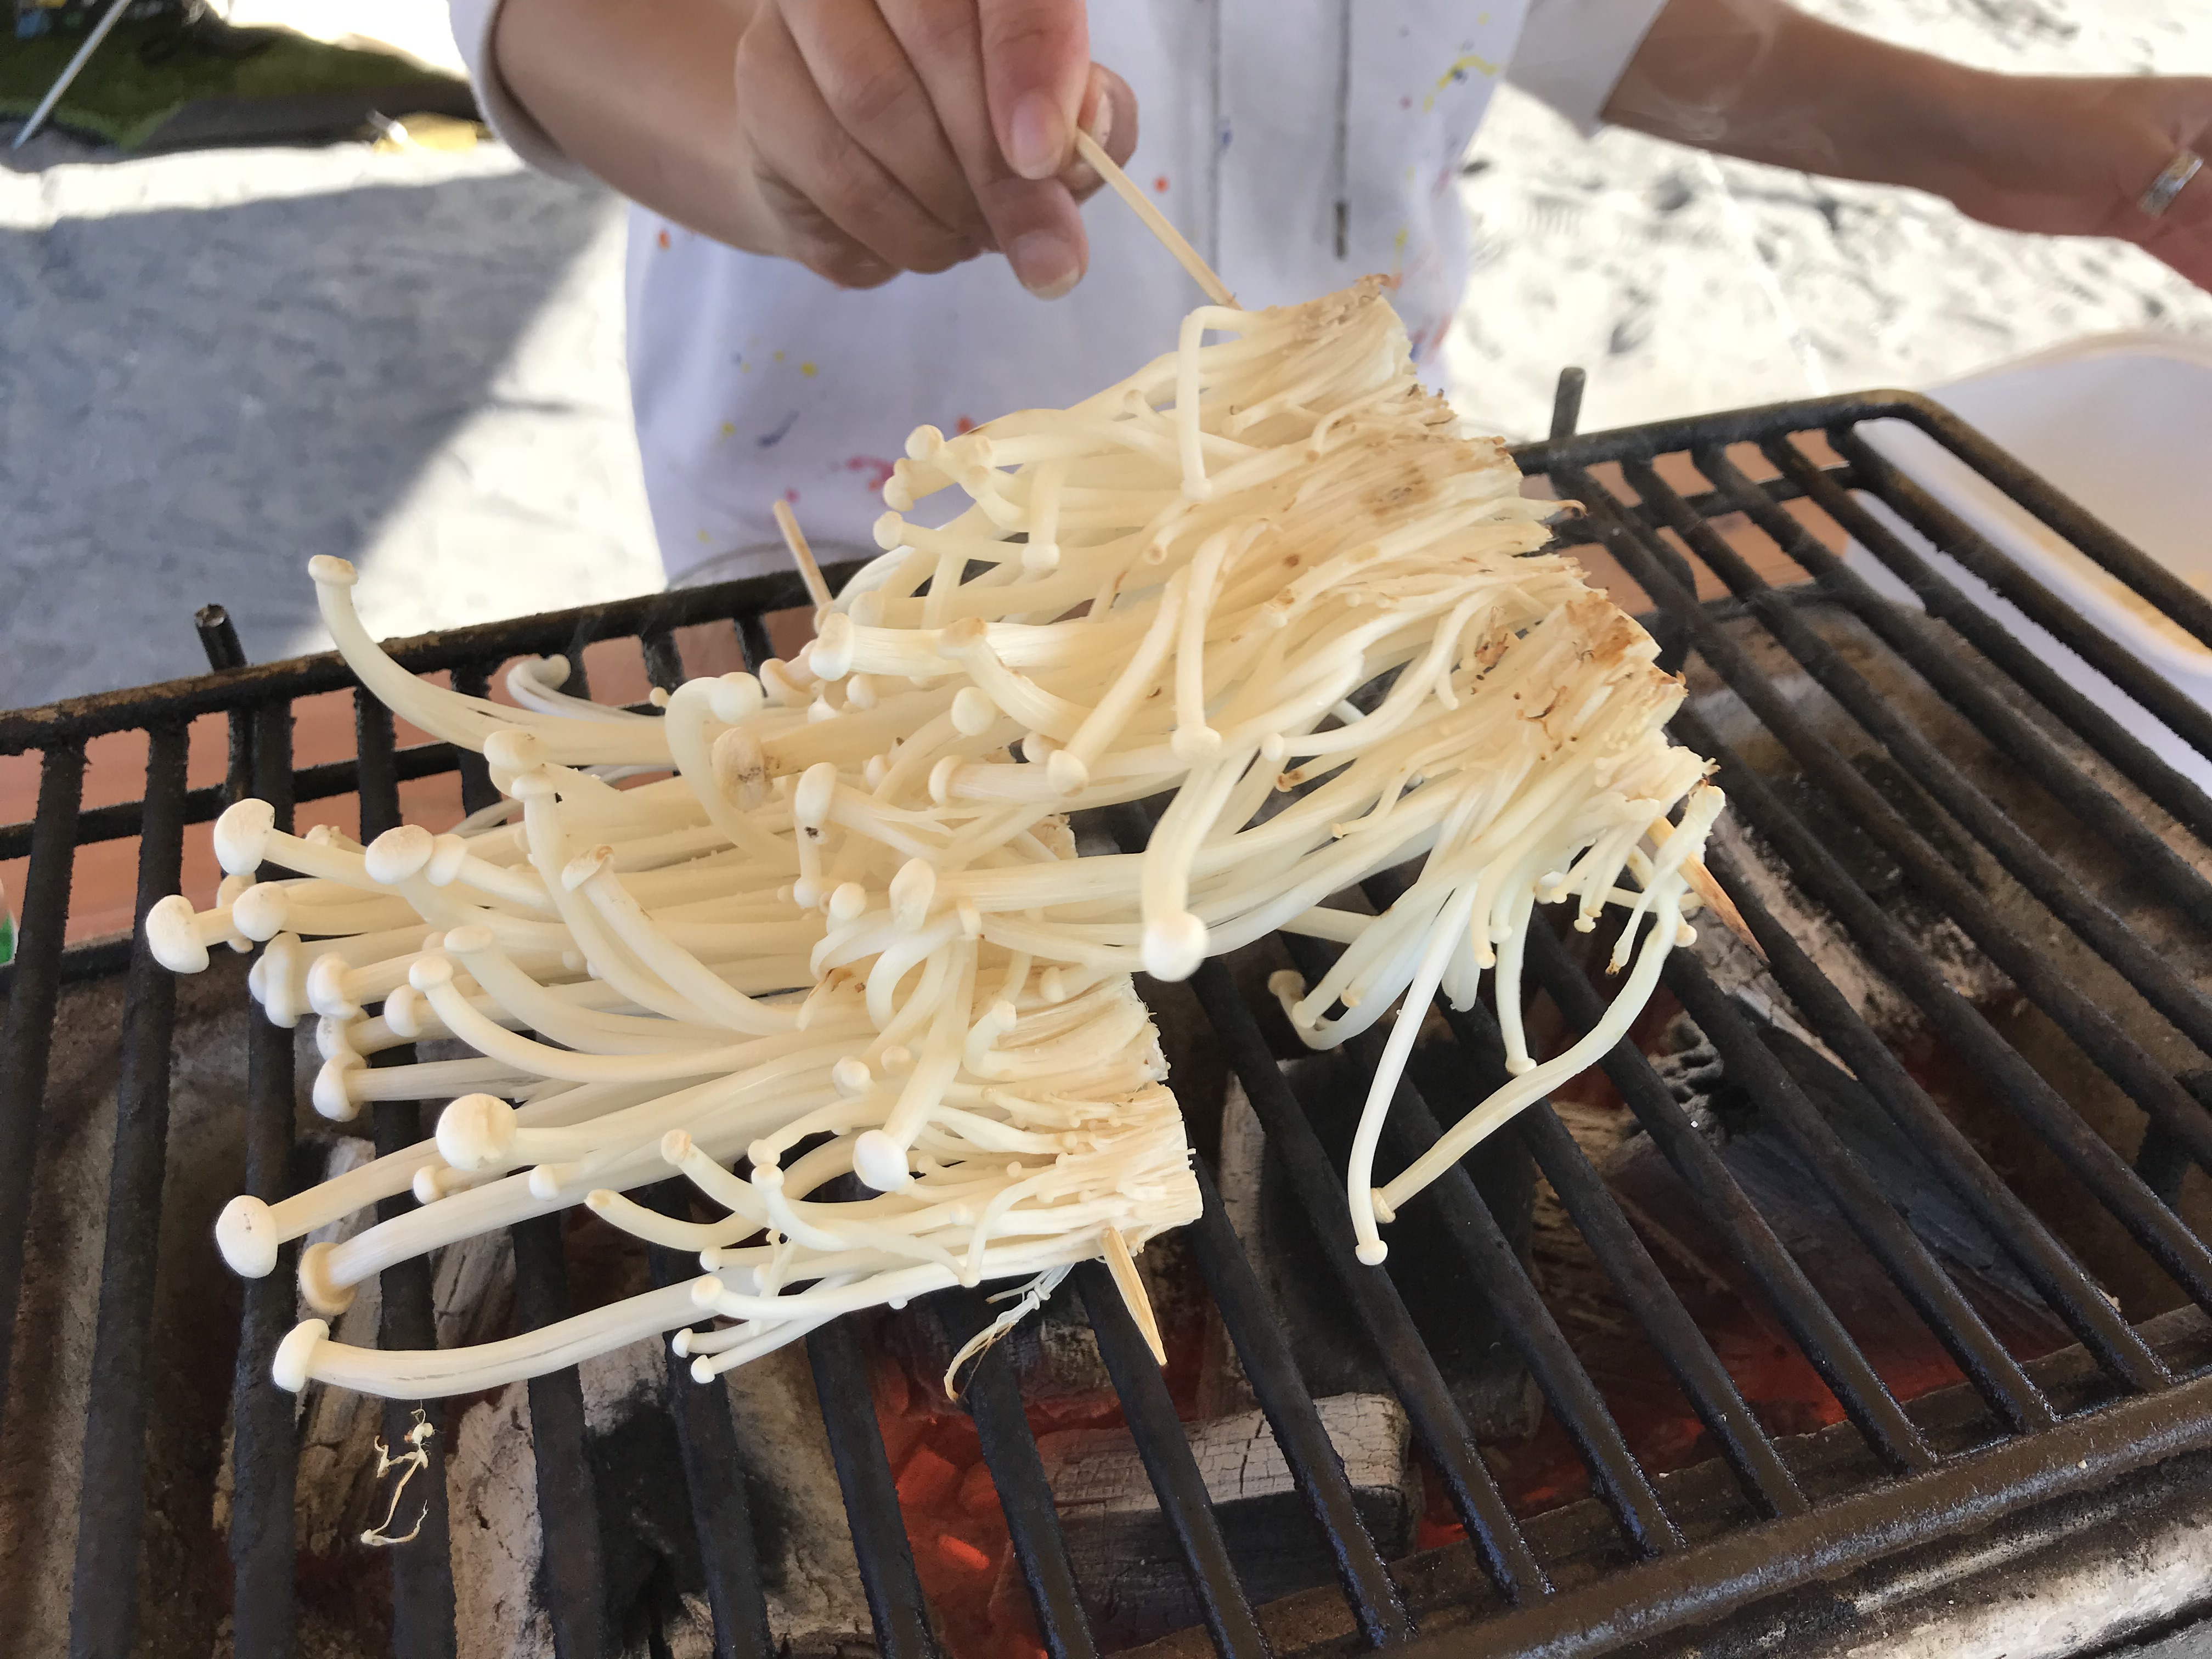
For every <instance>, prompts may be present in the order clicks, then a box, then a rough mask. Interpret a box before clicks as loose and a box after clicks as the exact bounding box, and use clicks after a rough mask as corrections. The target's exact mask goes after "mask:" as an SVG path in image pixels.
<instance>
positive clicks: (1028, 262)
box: [1006, 230, 1083, 300]
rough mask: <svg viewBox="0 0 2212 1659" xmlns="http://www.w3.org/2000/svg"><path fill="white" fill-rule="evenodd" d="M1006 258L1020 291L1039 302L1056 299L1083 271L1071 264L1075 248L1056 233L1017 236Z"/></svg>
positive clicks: (1072, 285)
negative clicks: (1019, 285) (1020, 285)
mask: <svg viewBox="0 0 2212 1659" xmlns="http://www.w3.org/2000/svg"><path fill="white" fill-rule="evenodd" d="M1006 259H1007V262H1008V263H1009V264H1012V266H1013V268H1014V275H1015V276H1017V277H1018V278H1020V280H1021V284H1022V286H1023V287H1024V288H1025V289H1029V291H1030V293H1032V294H1034V295H1036V296H1037V298H1038V299H1040V300H1057V299H1058V298H1060V295H1063V294H1065V293H1066V292H1067V290H1068V289H1072V288H1073V287H1074V286H1075V279H1076V278H1077V277H1079V276H1081V275H1082V274H1083V272H1082V270H1081V269H1080V267H1079V266H1078V265H1077V264H1076V263H1075V249H1074V247H1073V246H1072V245H1071V244H1070V243H1069V241H1068V240H1067V239H1066V237H1065V236H1062V235H1060V234H1058V233H1057V232H1054V231H1049V230H1033V231H1031V232H1030V233H1029V234H1028V235H1026V236H1017V237H1016V238H1015V239H1014V245H1013V246H1012V247H1010V248H1008V249H1007V250H1006Z"/></svg>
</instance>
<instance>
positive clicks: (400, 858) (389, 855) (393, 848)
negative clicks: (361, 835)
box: [362, 823, 438, 887]
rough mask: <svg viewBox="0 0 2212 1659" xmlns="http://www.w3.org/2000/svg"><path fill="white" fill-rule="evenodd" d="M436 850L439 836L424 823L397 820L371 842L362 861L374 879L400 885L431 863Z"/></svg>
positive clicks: (385, 884)
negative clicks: (400, 822)
mask: <svg viewBox="0 0 2212 1659" xmlns="http://www.w3.org/2000/svg"><path fill="white" fill-rule="evenodd" d="M437 850H438V838H437V837H436V836H434V835H432V834H431V833H430V832H429V831H428V829H424V828H423V827H422V825H421V824H419V823H402V824H397V825H394V826H393V827H392V829H387V830H386V831H385V832H384V833H383V834H382V835H380V836H378V837H377V838H376V839H375V840H374V841H373V842H369V844H368V849H367V850H366V851H365V852H364V853H363V854H362V866H363V867H364V868H365V869H367V871H368V878H369V879H370V880H371V881H374V882H378V883H380V884H383V885H384V886H386V887H397V886H398V884H400V883H401V882H403V881H405V880H406V879H407V878H409V877H410V876H411V875H413V874H415V873H416V872H417V871H419V870H420V869H422V866H424V865H426V864H428V863H429V861H430V856H431V854H434V853H435V852H436V851H437Z"/></svg>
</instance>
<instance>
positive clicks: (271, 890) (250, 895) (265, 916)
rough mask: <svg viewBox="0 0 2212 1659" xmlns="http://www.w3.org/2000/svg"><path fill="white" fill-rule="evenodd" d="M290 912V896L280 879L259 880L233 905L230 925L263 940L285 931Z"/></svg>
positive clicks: (247, 936) (273, 937)
mask: <svg viewBox="0 0 2212 1659" xmlns="http://www.w3.org/2000/svg"><path fill="white" fill-rule="evenodd" d="M291 914H292V900H291V896H290V895H289V893H287V892H286V891H285V890H284V884H283V882H278V881H264V882H259V883H257V884H254V885H253V886H252V887H249V888H247V889H246V890H245V891H244V892H242V893H240V895H239V896H238V897H237V898H236V899H235V900H234V901H233V902H232V903H231V907H230V920H231V925H232V926H233V927H236V928H237V929H238V931H239V932H240V933H243V934H245V935H246V938H248V939H258V940H263V941H264V942H265V941H266V940H269V939H275V938H276V935H277V934H279V933H283V931H284V924H285V923H286V922H287V921H289V920H290V918H291Z"/></svg>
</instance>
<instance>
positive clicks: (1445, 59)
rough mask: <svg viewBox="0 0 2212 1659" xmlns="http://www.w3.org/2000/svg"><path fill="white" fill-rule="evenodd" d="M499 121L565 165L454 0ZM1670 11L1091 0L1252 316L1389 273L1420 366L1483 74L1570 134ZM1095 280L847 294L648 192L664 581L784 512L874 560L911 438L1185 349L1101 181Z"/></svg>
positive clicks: (1126, 220) (1147, 144)
mask: <svg viewBox="0 0 2212 1659" xmlns="http://www.w3.org/2000/svg"><path fill="white" fill-rule="evenodd" d="M452 3H453V32H454V36H455V39H456V40H458V42H459V45H460V47H461V51H462V55H463V56H464V58H466V60H467V61H468V64H469V66H470V70H471V76H472V77H473V78H474V80H475V82H476V85H477V96H478V99H479V101H480V102H481V104H482V106H483V111H484V114H485V117H486V118H487V119H488V120H489V122H490V124H491V125H492V127H493V129H494V130H495V131H496V132H497V133H498V134H499V135H500V137H502V138H503V139H505V140H506V141H507V143H508V144H509V145H511V146H512V147H513V149H514V150H515V151H516V153H517V154H518V155H521V156H522V157H523V158H524V159H525V160H526V161H529V162H530V163H531V164H532V165H533V166H536V167H543V168H545V169H547V170H549V171H553V172H558V173H571V174H574V173H577V172H578V171H579V170H578V169H577V168H575V167H574V164H573V163H570V162H568V161H567V159H566V158H565V157H564V156H562V155H561V153H560V151H559V150H558V149H557V148H556V146H555V145H554V144H553V143H551V141H550V139H549V138H548V137H546V135H545V134H544V131H542V130H541V129H540V128H538V126H537V125H536V124H535V123H534V122H533V121H532V119H531V118H530V117H529V115H528V114H527V113H526V112H525V111H523V110H522V108H521V107H520V106H519V105H518V104H516V103H515V101H514V100H513V98H512V97H510V96H509V95H508V94H507V92H506V91H505V89H504V88H502V87H501V85H500V84H499V82H498V79H497V76H495V75H487V74H486V73H485V65H486V64H487V62H488V59H489V39H490V29H491V25H492V21H493V18H494V16H495V13H496V10H497V8H498V5H499V0H452ZM1664 3H1665V0H1389V3H1376V0H1360V3H1358V6H1357V13H1358V16H1357V21H1354V9H1355V6H1354V0H1092V3H1091V9H1090V26H1091V56H1092V57H1093V58H1095V59H1096V60H1097V62H1099V63H1102V64H1107V65H1109V67H1111V68H1113V69H1114V70H1116V71H1117V72H1118V73H1120V74H1121V76H1122V78H1123V79H1125V80H1126V81H1127V82H1128V83H1129V85H1130V87H1131V88H1132V89H1133V91H1134V92H1135V94H1136V96H1137V104H1138V112H1139V133H1140V136H1139V144H1138V149H1137V152H1136V154H1135V155H1134V156H1133V158H1132V160H1131V161H1130V164H1129V171H1130V173H1131V176H1132V177H1133V178H1134V179H1137V180H1138V181H1139V183H1140V184H1142V185H1145V186H1146V188H1148V189H1150V190H1152V191H1154V192H1155V199H1156V200H1157V201H1158V204H1159V205H1160V207H1161V209H1162V210H1164V212H1165V213H1166V214H1167V216H1169V217H1170V219H1172V220H1173V221H1174V222H1176V226H1177V227H1178V228H1180V229H1181V230H1182V232H1183V234H1185V235H1186V236H1188V237H1189V239H1190V240H1191V241H1192V242H1193V243H1194V245H1195V246H1196V247H1197V248H1198V250H1199V252H1200V253H1201V254H1203V255H1204V256H1205V257H1206V261H1207V263H1208V264H1211V265H1212V266H1213V268H1214V269H1215V270H1218V271H1219V272H1220V273H1221V275H1222V276H1223V278H1224V279H1225V281H1226V282H1227V283H1229V285H1230V286H1231V288H1232V289H1235V290H1236V293H1237V300H1238V302H1239V303H1240V304H1243V305H1245V306H1248V307H1258V306H1262V305H1275V304H1282V303H1287V302H1292V301H1299V300H1304V299H1310V298H1311V297H1312V296H1313V295H1316V294H1321V293H1325V292H1327V291H1328V290H1330V289H1336V288H1340V287H1342V286H1343V285H1344V284H1345V283H1348V282H1351V281H1352V280H1353V279H1354V278H1355V277H1358V276H1364V275H1365V274H1366V273H1368V272H1370V271H1376V270H1380V271H1384V272H1388V273H1389V274H1390V276H1392V277H1393V278H1394V279H1395V285H1396V291H1395V295H1394V301H1395V304H1396V306H1397V308H1398V311H1399V313H1400V314H1401V316H1402V317H1403V318H1404V319H1405V322H1406V327H1407V332H1408V333H1409V334H1410V335H1411V336H1412V337H1413V346H1414V352H1415V356H1416V360H1417V361H1419V360H1421V359H1422V358H1425V357H1427V356H1431V355H1432V354H1433V353H1434V351H1435V349H1436V347H1437V345H1438V343H1440V342H1441V341H1442V340H1443V333H1444V331H1445V329H1447V328H1448V327H1449V325H1450V323H1451V319H1452V316H1453V313H1455V311H1456V310H1457V308H1458V305H1459V301H1460V295H1461V290H1462V288H1463V286H1464V283H1465V278H1466V253H1465V228H1464V225H1463V223H1462V219H1461V216H1460V211H1459V205H1458V195H1457V191H1456V190H1455V188H1454V185H1455V179H1456V176H1457V169H1458V164H1459V160H1460V157H1461V155H1462V153H1463V152H1464V151H1465V149H1467V146H1468V142H1469V141H1470V140H1471V139H1472V138H1473V137H1474V131H1475V128H1476V126H1477V125H1478V124H1479V123H1480V120H1481V118H1482V114H1483V112H1484V110H1485V109H1486V107H1487V106H1488V104H1489V102H1490V97H1491V93H1492V88H1494V87H1495V85H1496V83H1497V82H1498V79H1499V78H1500V77H1501V76H1503V77H1504V78H1507V79H1510V80H1511V81H1513V82H1515V83H1516V85H1519V86H1521V87H1522V88H1524V89H1526V90H1528V91H1529V92H1531V93H1533V94H1535V95H1536V96H1537V97H1539V98H1541V99H1542V100H1544V101H1545V102H1547V103H1548V104H1550V105H1551V106H1553V108H1555V109H1557V110H1559V112H1560V113H1562V114H1563V115H1565V116H1566V117H1567V118H1568V119H1570V120H1571V121H1573V122H1575V123H1576V124H1577V125H1578V126H1580V127H1581V128H1583V131H1593V130H1595V126H1596V125H1597V116H1598V111H1599V110H1600V109H1601V108H1602V107H1603V106H1604V103H1605V100H1606V98H1607V95H1608V94H1609V93H1610V92H1611V90H1612V88H1613V84H1614V82H1617V81H1618V80H1619V79H1620V74H1621V72H1622V70H1624V69H1626V66H1627V64H1628V61H1629V59H1630V58H1632V56H1633V55H1634V54H1635V52H1636V48H1637V47H1638V45H1639V44H1641V42H1642V40H1643V39H1644V34H1645V33H1646V32H1647V31H1648V30H1649V29H1650V26H1651V23H1652V21H1653V20H1654V19H1655V18H1656V16H1657V15H1658V14H1659V12H1660V10H1661V9H1662V6H1663V5H1664ZM1084 222H1085V230H1086V232H1087V233H1088V234H1089V237H1090V240H1091V266H1090V272H1089V274H1088V275H1087V276H1085V279H1084V281H1083V282H1082V283H1080V284H1079V285H1078V286H1077V288H1076V289H1075V290H1074V292H1073V294H1071V295H1068V296H1067V297H1066V298H1065V299H1061V300H1057V301H1042V300H1037V299H1035V298H1032V297H1031V296H1030V295H1029V294H1027V293H1026V292H1025V291H1024V289H1022V287H1021V285H1020V284H1019V283H1017V282H1016V281H1015V280H1014V277H1013V275H1012V271H1011V270H1009V269H1008V268H1007V266H1006V262H1005V261H1004V260H1002V259H997V258H979V259H975V260H971V261H969V263H968V264H963V265H959V266H957V267H955V268H954V269H953V270H950V271H946V272H944V273H942V274H940V275H937V276H915V275H906V276H898V277H895V278H893V279H892V280H891V281H890V283H886V284H884V286H883V287H882V288H879V289H869V290H866V291H865V292H855V291H848V290H845V289H838V288H836V287H834V286H832V285H831V284H830V283H827V282H825V281H823V279H822V278H821V277H819V276H815V275H814V274H813V273H812V272H811V271H809V270H805V268H804V267H803V266H800V265H798V264H793V263H791V262H789V261H787V260H781V259H769V258H762V257H760V256H757V255H755V254H749V253H741V252H738V251H736V250H735V249H732V248H729V247H726V246H722V245H721V244H720V243H717V242H714V241H711V240H708V239H707V238H705V237H703V236H700V235H697V234H694V233H693V232H690V231H688V230H685V229H684V228H681V227H679V226H675V225H671V224H670V223H668V222H666V221H665V220H663V219H661V218H660V217H659V216H657V215H654V214H653V213H651V212H649V211H647V210H644V209H642V208H639V209H635V210H633V212H632V216H631V222H630V240H629V272H628V276H629V282H628V295H629V318H628V323H629V374H630V397H631V404H632V407H633V410H634V411H635V417H636V422H637V436H638V447H639V451H640V453H641V459H642V461H643V465H644V473H645V483H646V492H647V498H648V500H649V501H650V502H651V504H652V508H653V527H654V531H655V533H656V535H657V537H658V538H659V544H660V551H661V560H662V563H663V565H664V566H665V568H666V570H667V573H668V575H669V578H670V580H671V582H672V583H688V582H692V581H703V580H722V579H725V578H727V577H732V576H739V575H750V574H756V573H757V572H759V571H763V570H768V569H775V568H781V566H782V565H783V563H784V562H785V561H786V555H785V554H784V551H783V547H782V543H781V540H780V538H778V536H777V534H776V532H775V524H774V521H773V520H772V519H771V517H770V515H769V504H770V502H771V501H773V500H774V499H775V497H776V496H778V495H781V496H783V497H785V498H786V499H787V500H788V501H791V502H792V504H793V507H794V509H795V510H796V512H797V513H798V514H799V520H800V521H801V522H802V523H803V524H804V525H805V528H806V531H807V533H808V535H809V537H810V538H811V540H812V541H813V542H814V544H815V545H816V548H817V550H818V551H819V552H820V554H821V556H822V557H823V561H824V562H830V561H832V560H835V559H838V558H845V557H857V556H865V555H870V554H872V553H874V552H875V550H876V549H875V545H874V543H873V541H872V537H871V534H870V527H871V526H872V524H873V522H874V520H875V519H876V517H877V515H878V513H881V512H882V511H883V503H882V500H881V497H880V496H879V495H878V493H877V492H878V489H879V488H880V486H881V484H882V482H883V479H884V476H885V475H886V474H887V473H888V471H889V470H890V462H891V459H892V458H893V457H895V456H896V455H898V454H899V453H902V447H903V446H904V443H905V441H906V435H907V433H908V431H909V430H910V429H912V428H914V427H915V426H918V425H921V424H923V423H924V422H927V423H930V424H933V425H936V426H939V427H941V428H945V430H947V431H951V430H954V429H956V428H960V427H962V426H964V425H966V424H968V423H970V422H981V421H985V420H988V419H990V418H991V417H992V416H995V415H1000V414H1003V413H1005V412H1006V411H1007V410H1012V409H1018V408H1037V407H1055V406H1064V405H1066V404H1072V403H1074V402H1076V401H1078V400H1079V399H1080V398H1084V397H1086V396H1088V395H1089V394H1090V393H1091V392H1096V391H1097V390H1098V389H1099V388H1100V387H1101V386H1106V385H1109V384H1110V383H1111V382H1113V381H1114V380H1118V379H1120V378H1121V377H1122V376H1123V375H1125V374H1129V373H1131V372H1133V370H1135V369H1136V368H1139V367H1140V366H1141V365H1143V364H1144V363H1146V362H1149V361H1150V360H1151V359H1152V358H1153V357H1155V356H1158V355H1159V354H1160V353H1161V352H1162V351H1164V350H1167V349H1171V348H1172V346H1173V344H1174V341H1175V336H1176V325H1177V324H1178V322H1179V321H1180V319H1181V318H1182V314H1183V313H1185V312H1186V311H1188V309H1189V308H1190V307H1192V306H1194V305H1195V304H1198V303H1200V301H1201V298H1202V296H1200V295H1199V293H1198V291H1197V289H1196V288H1195V286H1194V284H1193V283H1191V281H1190V279H1189V278H1188V276H1186V275H1184V273H1183V272H1182V270H1181V269H1180V268H1179V267H1178V266H1177V265H1176V264H1175V263H1174V261H1173V260H1171V259H1170V258H1169V256H1168V255H1167V253H1166V252H1164V250H1163V249H1162V248H1161V247H1160V246H1158V244H1157V243H1156V242H1154V241H1153V240H1152V237H1151V236H1150V235H1149V234H1147V233H1146V231H1145V229H1144V228H1143V227H1142V226H1141V225H1140V224H1139V222H1138V221H1137V218H1136V216H1135V215H1133V214H1132V213H1131V212H1129V211H1128V210H1127V208H1126V207H1125V206H1124V205H1123V204H1121V203H1120V202H1119V201H1117V200H1116V199H1115V198H1114V197H1113V196H1112V195H1111V194H1110V193H1109V192H1101V193H1100V194H1099V195H1098V196H1097V197H1094V198H1093V199H1092V200H1091V202H1090V203H1089V204H1086V206H1085V210H1084Z"/></svg>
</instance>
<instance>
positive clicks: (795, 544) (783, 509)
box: [771, 496, 829, 617]
mask: <svg viewBox="0 0 2212 1659" xmlns="http://www.w3.org/2000/svg"><path fill="white" fill-rule="evenodd" d="M771 510H772V511H773V512H774V513H775V527H776V528H777V529H778V530H781V532H783V544H784V545H785V546H786V547H787V548H789V549H790V550H791V562H793V564H795V565H797V566H798V567H799V580H801V581H803V582H805V584H806V593H807V597H808V598H809V599H812V600H813V601H814V609H815V611H816V613H817V617H818V616H819V613H820V612H822V611H827V610H828V609H829V583H828V582H826V581H824V580H822V567H821V566H820V565H818V564H817V563H816V562H814V550H813V549H812V548H811V547H809V546H808V545H807V544H806V532H805V531H803V530H801V529H800V528H799V518H798V515H797V514H796V513H793V512H792V510H791V503H790V502H789V501H785V500H783V499H782V498H781V496H779V497H777V499H776V502H775V507H773V508H772V509H771Z"/></svg>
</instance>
